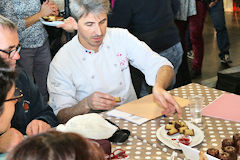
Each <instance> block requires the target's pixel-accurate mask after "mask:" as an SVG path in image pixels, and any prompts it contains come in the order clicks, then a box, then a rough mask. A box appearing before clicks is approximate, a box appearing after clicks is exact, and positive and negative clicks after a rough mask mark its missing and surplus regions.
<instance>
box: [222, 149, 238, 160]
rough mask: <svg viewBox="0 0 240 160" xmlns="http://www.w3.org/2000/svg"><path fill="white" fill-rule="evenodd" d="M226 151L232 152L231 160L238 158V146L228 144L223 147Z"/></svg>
mask: <svg viewBox="0 0 240 160" xmlns="http://www.w3.org/2000/svg"><path fill="white" fill-rule="evenodd" d="M223 151H224V152H227V153H229V154H230V157H231V160H237V153H236V148H235V147H233V146H226V147H224V148H223Z"/></svg>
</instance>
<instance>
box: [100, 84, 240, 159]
mask: <svg viewBox="0 0 240 160" xmlns="http://www.w3.org/2000/svg"><path fill="white" fill-rule="evenodd" d="M170 93H171V94H172V95H174V96H179V97H182V98H188V96H189V95H193V94H198V95H202V96H203V97H204V99H205V101H204V106H206V105H208V104H209V103H210V102H212V101H213V100H215V99H216V98H217V97H219V96H220V95H222V94H223V93H225V92H224V91H220V90H217V89H213V88H208V87H206V86H202V85H200V84H196V83H191V84H188V85H186V86H182V87H180V88H176V89H173V90H171V91H170ZM182 111H183V119H184V120H189V121H190V110H189V107H188V106H187V107H185V108H184V109H183V110H182ZM103 116H104V117H105V118H107V119H109V120H111V121H113V122H115V123H116V124H117V125H119V127H120V128H123V129H128V130H130V131H131V137H130V139H129V140H128V141H127V142H125V143H124V144H122V145H118V144H113V150H114V149H116V148H120V147H121V148H122V149H123V150H126V151H127V154H128V155H129V156H130V159H149V158H150V159H164V160H165V159H169V158H170V155H171V154H172V152H173V150H172V149H171V148H169V147H167V146H166V145H164V144H163V143H161V142H160V141H159V140H158V139H157V137H156V131H157V129H158V128H159V127H161V126H162V125H165V124H167V123H168V122H169V121H171V120H173V119H174V117H159V118H156V119H154V120H151V121H148V122H147V123H145V124H142V125H139V126H138V125H137V124H133V123H131V122H128V121H125V120H122V119H118V118H115V117H108V116H106V114H105V113H104V114H103ZM199 127H200V128H201V129H202V130H203V131H204V135H205V138H204V140H203V142H202V143H201V144H199V145H197V146H196V147H195V148H197V149H199V150H201V151H204V152H206V150H207V149H208V148H211V147H214V148H217V149H221V141H222V139H225V138H230V137H231V136H232V135H233V134H234V133H240V124H239V123H237V122H232V121H226V120H222V119H216V118H211V117H205V116H203V118H202V124H201V125H199ZM175 151H176V150H175ZM177 153H178V158H177V159H184V155H183V154H182V152H181V151H177Z"/></svg>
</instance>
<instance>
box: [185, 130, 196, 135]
mask: <svg viewBox="0 0 240 160" xmlns="http://www.w3.org/2000/svg"><path fill="white" fill-rule="evenodd" d="M183 134H184V135H188V136H194V130H193V129H185V130H184V131H183Z"/></svg>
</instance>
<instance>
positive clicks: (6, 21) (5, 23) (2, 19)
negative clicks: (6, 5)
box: [0, 15, 17, 31]
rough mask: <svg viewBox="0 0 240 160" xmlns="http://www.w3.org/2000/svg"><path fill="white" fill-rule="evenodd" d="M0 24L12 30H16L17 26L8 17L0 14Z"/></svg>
mask: <svg viewBox="0 0 240 160" xmlns="http://www.w3.org/2000/svg"><path fill="white" fill-rule="evenodd" d="M0 26H1V27H2V28H8V29H10V30H12V31H17V26H16V25H15V24H14V23H13V22H12V21H11V20H9V19H7V18H5V17H3V16H2V15H0Z"/></svg>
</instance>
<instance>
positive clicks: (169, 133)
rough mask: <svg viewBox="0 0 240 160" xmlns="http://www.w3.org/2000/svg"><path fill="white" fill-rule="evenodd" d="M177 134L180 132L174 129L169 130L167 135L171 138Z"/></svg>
mask: <svg viewBox="0 0 240 160" xmlns="http://www.w3.org/2000/svg"><path fill="white" fill-rule="evenodd" d="M176 133H178V130H177V129H176V128H172V129H171V130H169V131H168V132H167V135H169V136H171V135H174V134H176Z"/></svg>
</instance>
